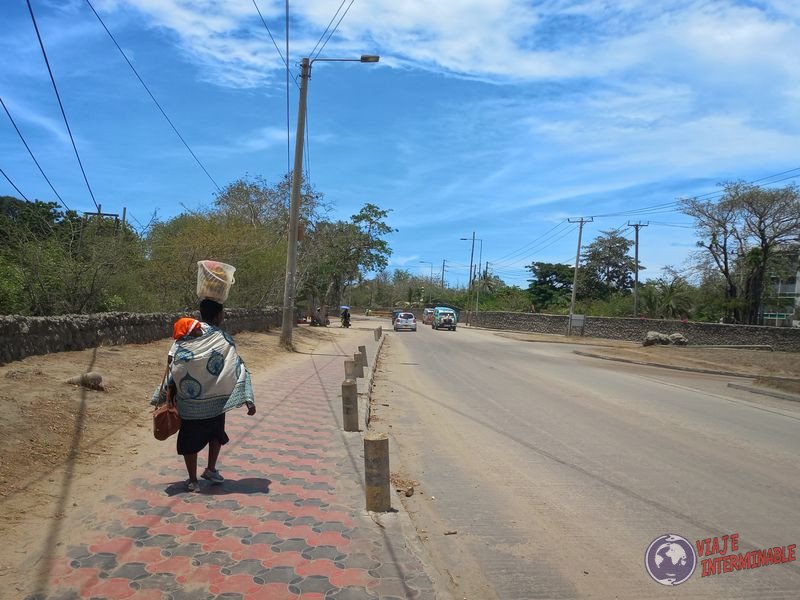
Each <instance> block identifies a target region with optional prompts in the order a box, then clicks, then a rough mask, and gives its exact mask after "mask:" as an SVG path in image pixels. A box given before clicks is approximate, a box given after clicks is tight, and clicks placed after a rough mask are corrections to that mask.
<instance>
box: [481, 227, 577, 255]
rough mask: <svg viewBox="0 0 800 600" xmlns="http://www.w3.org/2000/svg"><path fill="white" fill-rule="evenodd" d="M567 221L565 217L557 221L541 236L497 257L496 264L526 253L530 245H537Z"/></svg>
mask: <svg viewBox="0 0 800 600" xmlns="http://www.w3.org/2000/svg"><path fill="white" fill-rule="evenodd" d="M567 222H568V221H567V220H566V219H564V220H563V221H561V222H559V223H557V224H556V225H555V226H554V227H551V228H550V229H548V230H547V231H545V232H544V233H543V234H542V235H540V236H539V237H536V238H534V239H533V240H531V241H530V242H528V243H527V244H525V245H524V246H522V247H521V248H518V249H517V250H512V251H511V252H509V253H508V254H505V255H503V256H501V257H499V258H497V259H496V260H495V261H493V262H494V264H500V263H503V262H507V261H506V260H505V259H507V258H513V257H515V256H517V255H519V254H521V253H524V252H525V251H526V250H527V249H528V248H529V247H531V246H533V245H536V244H537V243H538V242H539V241H540V240H542V239H543V238H545V237H547V236H548V235H549V234H550V233H551V232H553V231H555V230H556V229H558V228H560V227H562V226H564V225H566V224H567Z"/></svg>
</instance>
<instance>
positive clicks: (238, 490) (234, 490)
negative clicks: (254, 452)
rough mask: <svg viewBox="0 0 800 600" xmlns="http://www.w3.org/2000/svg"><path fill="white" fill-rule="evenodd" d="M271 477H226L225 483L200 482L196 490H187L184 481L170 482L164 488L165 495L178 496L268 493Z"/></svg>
mask: <svg viewBox="0 0 800 600" xmlns="http://www.w3.org/2000/svg"><path fill="white" fill-rule="evenodd" d="M271 483H272V480H271V479H266V478H263V477H246V478H244V479H226V480H225V483H222V484H216V483H206V482H201V483H200V490H199V491H197V492H187V491H186V482H185V481H176V482H174V483H170V484H169V485H168V486H167V487H166V488H164V493H166V494H167V496H170V497H172V496H178V495H180V494H187V495H191V494H202V495H205V496H227V495H228V494H269V486H270V484H271Z"/></svg>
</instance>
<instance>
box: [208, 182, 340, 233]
mask: <svg viewBox="0 0 800 600" xmlns="http://www.w3.org/2000/svg"><path fill="white" fill-rule="evenodd" d="M291 190H292V178H291V174H287V175H286V176H284V177H283V179H281V180H280V181H279V182H278V183H277V184H275V185H269V184H268V183H267V182H266V180H264V178H263V177H254V178H250V177H244V178H242V179H237V180H236V181H234V182H233V183H230V184H228V185H227V186H225V188H224V189H223V190H222V191H221V192H220V193H219V194H218V195H217V198H216V200H215V201H214V206H215V208H216V210H217V212H219V213H220V214H224V215H228V216H232V217H236V218H237V219H238V220H241V221H244V222H246V223H249V224H250V225H251V226H252V227H254V228H257V227H272V228H275V229H277V230H279V231H282V232H283V235H284V237H285V236H286V231H287V229H288V227H289V205H290V203H291ZM327 209H328V207H327V205H326V204H325V203H324V196H323V195H322V194H321V193H320V192H317V191H316V190H315V189H314V188H313V186H311V185H310V184H308V183H306V182H305V181H304V182H303V184H302V189H301V192H300V221H301V222H305V223H314V222H316V221H317V220H319V219H320V218H321V214H322V213H323V212H325V211H326V210H327Z"/></svg>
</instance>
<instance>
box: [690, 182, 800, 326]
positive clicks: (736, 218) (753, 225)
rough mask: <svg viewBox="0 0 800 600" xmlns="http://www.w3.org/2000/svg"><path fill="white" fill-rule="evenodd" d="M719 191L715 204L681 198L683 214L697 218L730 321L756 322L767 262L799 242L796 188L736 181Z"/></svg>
mask: <svg viewBox="0 0 800 600" xmlns="http://www.w3.org/2000/svg"><path fill="white" fill-rule="evenodd" d="M723 190H724V191H723V195H722V197H721V198H720V199H719V200H705V201H700V200H698V199H696V198H688V199H683V200H682V201H681V210H682V211H683V212H684V213H685V214H687V215H689V216H691V217H693V218H694V219H695V227H696V229H697V232H698V234H699V236H700V238H701V240H700V241H699V242H698V246H699V247H701V248H703V249H704V250H705V251H706V252H707V253H708V254H709V255H710V256H711V258H712V260H713V262H714V264H715V265H716V267H717V269H718V270H719V272H720V273H721V274H722V276H723V277H724V278H725V281H726V284H727V288H726V292H725V294H726V300H728V304H729V309H728V310H729V314H728V315H727V317H728V319H730V320H734V321H737V322H742V323H747V324H757V323H759V322H760V315H759V312H760V306H761V301H762V298H763V296H764V292H765V290H764V286H765V278H766V274H767V272H768V270H769V269H770V266H771V264H773V263H774V261H775V259H776V255H777V253H778V251H779V250H781V249H784V248H786V247H787V246H788V245H790V244H791V243H797V242H798V241H800V233H798V232H800V188H798V187H797V186H796V185H788V186H786V187H782V188H775V189H763V188H760V187H757V186H754V185H752V184H748V183H744V182H735V183H727V184H724V186H723ZM737 271H738V272H737ZM737 298H741V301H739V302H736V299H737Z"/></svg>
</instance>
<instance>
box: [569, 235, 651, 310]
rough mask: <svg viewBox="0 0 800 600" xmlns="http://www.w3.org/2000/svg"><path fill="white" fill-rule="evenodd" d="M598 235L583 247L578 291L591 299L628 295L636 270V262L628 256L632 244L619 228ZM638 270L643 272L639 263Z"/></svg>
mask: <svg viewBox="0 0 800 600" xmlns="http://www.w3.org/2000/svg"><path fill="white" fill-rule="evenodd" d="M600 233H601V235H600V236H598V237H597V238H595V240H594V241H593V242H592V243H591V244H589V245H588V246H584V251H583V255H582V258H583V266H582V268H581V271H580V272H579V284H578V285H579V287H578V289H579V292H580V293H581V296H583V297H588V298H593V299H608V298H609V297H610V296H611V294H612V293H614V292H622V293H625V294H627V293H629V292H630V290H631V288H632V287H633V272H634V270H635V269H636V262H635V260H634V259H633V257H631V256H629V255H628V252H629V251H630V249H631V246H632V245H633V242H632V241H631V240H629V239H627V238H625V237H623V236H622V234H621V231H620V230H619V229H612V230H609V231H601V232H600ZM639 270H640V271H641V270H644V267H643V266H641V264H640V265H639Z"/></svg>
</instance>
